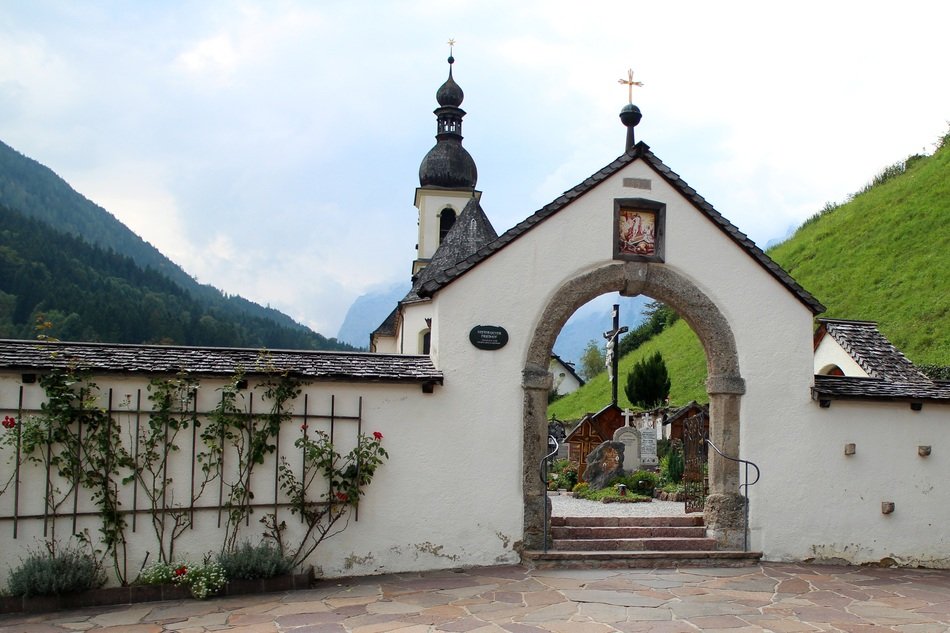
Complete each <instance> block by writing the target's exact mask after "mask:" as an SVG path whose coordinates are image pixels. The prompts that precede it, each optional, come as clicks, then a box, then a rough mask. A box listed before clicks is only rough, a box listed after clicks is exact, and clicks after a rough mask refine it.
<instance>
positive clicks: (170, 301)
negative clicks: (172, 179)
mask: <svg viewBox="0 0 950 633" xmlns="http://www.w3.org/2000/svg"><path fill="white" fill-rule="evenodd" d="M41 314H42V315H43V316H44V321H48V322H49V323H51V324H52V326H53V330H52V331H51V332H48V334H49V335H51V336H55V337H56V338H60V339H62V340H83V341H103V342H118V343H174V344H186V345H220V346H240V347H268V348H272V349H277V348H299V349H337V350H340V349H343V350H347V349H354V348H352V347H351V346H349V345H346V344H342V343H338V342H337V341H336V340H335V339H328V338H326V337H324V336H322V335H320V334H317V333H316V332H313V331H312V330H310V329H309V328H307V327H305V326H303V325H301V324H299V323H297V322H295V321H294V320H293V319H291V318H290V317H289V316H287V315H286V314H283V313H282V312H280V311H278V310H274V309H272V308H268V307H264V306H261V305H258V304H256V303H254V302H252V301H248V300H247V299H244V298H243V297H239V296H229V295H225V294H223V293H222V292H221V291H220V290H218V289H216V288H214V287H212V286H208V285H203V284H199V283H197V282H196V281H195V280H194V279H192V278H191V276H189V275H188V274H187V273H186V272H185V271H184V270H182V269H181V268H180V267H179V266H178V265H177V264H175V263H174V262H172V261H171V260H169V259H168V258H167V257H165V256H164V255H162V254H161V253H160V252H159V251H158V250H157V249H155V248H154V247H153V246H151V245H150V244H148V243H147V242H145V241H144V240H142V239H141V238H140V237H139V236H137V235H136V234H135V233H133V232H132V231H130V230H129V229H128V228H127V227H126V226H125V225H123V224H122V223H121V222H119V221H118V220H117V219H116V218H115V217H114V216H112V215H111V214H110V213H108V212H107V211H106V210H105V209H102V208H101V207H99V206H97V205H95V204H94V203H92V202H90V201H89V200H87V199H86V198H84V197H83V196H82V195H80V194H79V193H77V192H76V191H75V190H73V189H72V188H71V187H70V186H69V185H68V184H67V183H66V182H65V181H64V180H62V179H61V178H60V177H59V176H57V175H56V174H54V173H53V172H52V171H51V170H50V169H48V168H47V167H44V166H43V165H41V164H40V163H38V162H36V161H34V160H32V159H30V158H27V157H26V156H23V155H22V154H20V153H18V152H16V151H15V150H13V149H12V148H11V147H9V146H8V145H5V144H3V143H2V142H0V336H3V337H9V338H33V336H34V335H35V334H36V332H35V331H34V326H35V321H36V319H37V317H38V315H41Z"/></svg>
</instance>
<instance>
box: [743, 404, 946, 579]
mask: <svg viewBox="0 0 950 633" xmlns="http://www.w3.org/2000/svg"><path fill="white" fill-rule="evenodd" d="M810 413H811V415H807V416H803V417H802V418H800V419H798V420H789V421H788V424H783V425H779V426H777V427H775V428H774V431H775V433H774V437H773V439H772V443H773V444H774V446H775V450H774V451H772V452H771V453H770V454H769V456H768V460H767V461H766V460H763V461H762V462H761V463H760V466H762V482H761V484H757V485H756V486H754V487H753V488H752V491H753V492H754V493H755V494H754V496H753V498H752V502H751V503H752V505H751V508H752V510H753V515H754V516H756V517H762V516H763V515H764V516H765V517H767V520H757V521H756V522H755V524H754V530H753V539H752V544H753V548H756V549H763V550H764V551H765V557H766V558H767V559H768V560H782V561H786V560H787V561H791V560H814V561H816V562H836V563H848V564H865V563H880V562H883V563H885V564H893V563H896V564H899V565H906V566H912V567H914V566H924V567H950V533H948V532H947V530H946V529H945V526H946V524H947V520H948V510H947V508H950V489H948V488H947V486H945V485H943V484H944V482H945V480H946V476H947V473H948V472H950V455H948V451H947V447H948V446H950V431H948V426H947V425H948V423H950V406H948V405H937V404H926V403H925V404H924V406H923V409H922V410H921V411H912V410H911V409H910V406H909V404H907V403H891V402H868V401H864V402H862V401H839V400H836V401H832V403H831V406H830V407H829V408H826V409H821V408H819V406H818V404H817V403H814V404H813V408H812V410H811V412H810ZM743 439H744V436H743ZM847 444H854V445H855V446H854V448H855V452H854V454H853V455H850V456H849V455H846V454H845V446H846V445H847ZM919 446H931V447H932V453H931V454H930V455H929V456H927V457H921V456H920V455H919V454H918V447H919ZM760 485H761V486H762V488H760ZM757 489H759V490H757ZM883 502H893V503H894V504H895V509H894V512H893V513H891V514H883V513H882V507H881V505H882V503H883Z"/></svg>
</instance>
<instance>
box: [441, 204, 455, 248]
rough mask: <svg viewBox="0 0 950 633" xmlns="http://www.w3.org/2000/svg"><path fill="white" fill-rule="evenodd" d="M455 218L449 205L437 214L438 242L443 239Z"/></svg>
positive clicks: (453, 211)
mask: <svg viewBox="0 0 950 633" xmlns="http://www.w3.org/2000/svg"><path fill="white" fill-rule="evenodd" d="M455 218H456V215H455V209H453V208H451V207H445V208H444V209H442V213H440V214H439V244H441V243H442V240H444V239H445V236H446V234H448V232H449V229H451V228H452V227H453V226H454V225H455Z"/></svg>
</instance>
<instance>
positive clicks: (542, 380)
mask: <svg viewBox="0 0 950 633" xmlns="http://www.w3.org/2000/svg"><path fill="white" fill-rule="evenodd" d="M607 292H619V293H620V294H621V295H624V296H635V295H640V294H643V295H647V296H649V297H652V298H653V299H657V300H659V301H662V302H664V303H666V304H667V305H669V306H670V307H671V308H673V309H674V310H676V312H677V313H679V315H680V316H681V317H682V318H683V319H684V320H685V321H686V322H687V323H688V324H689V326H690V327H691V328H692V329H693V331H694V332H695V333H696V335H697V336H698V337H699V340H700V341H701V342H702V345H703V348H704V349H705V352H706V366H707V379H706V390H707V392H708V394H709V433H710V439H711V440H712V442H713V443H714V444H716V446H718V447H719V448H720V449H721V450H722V451H723V452H724V453H726V454H727V455H732V456H738V455H739V399H740V397H741V396H742V394H743V393H745V381H744V380H743V379H742V376H741V374H740V372H739V358H738V355H737V353H736V341H735V337H734V336H733V333H732V330H731V328H730V327H729V323H728V322H727V321H726V318H725V317H724V316H723V314H722V312H720V311H719V309H718V308H717V307H716V305H715V304H714V303H713V302H712V301H711V300H710V299H709V297H707V296H706V295H705V294H704V293H703V292H702V291H700V289H699V288H697V287H696V286H695V285H694V284H693V283H692V282H691V281H690V280H689V279H687V278H686V277H684V276H682V275H680V274H679V273H677V272H676V271H675V270H673V269H671V268H669V267H667V266H666V265H664V264H654V263H644V262H623V263H611V264H608V265H605V266H602V267H600V268H597V269H595V270H592V271H590V272H587V273H584V274H581V275H579V276H577V277H574V278H573V279H570V280H569V281H567V282H566V283H564V284H563V285H562V286H561V287H560V288H558V289H557V291H556V292H555V293H554V295H553V296H552V297H551V300H550V301H549V302H548V304H547V307H545V309H544V311H543V313H542V314H541V316H540V318H539V319H538V321H537V324H536V326H535V329H534V335H533V336H532V338H531V342H530V344H529V346H528V352H527V358H526V359H525V366H524V371H523V374H522V376H523V378H522V387H523V390H524V409H523V422H524V429H523V432H524V438H523V447H524V463H523V472H522V484H523V488H524V544H525V547H526V548H527V549H540V548H542V547H543V539H544V536H543V520H544V514H543V513H544V512H545V511H549V510H546V508H547V506H546V499H547V496H546V491H545V488H544V486H542V484H541V481H540V478H539V477H538V465H539V464H540V461H541V459H542V457H543V456H544V453H545V448H546V446H547V404H548V390H549V389H550V386H551V377H550V374H549V373H548V363H549V359H550V358H551V350H552V349H553V347H554V341H555V339H556V338H557V335H558V333H559V332H560V331H561V328H562V327H563V326H564V324H565V323H566V322H567V320H568V318H569V317H570V316H571V315H572V314H573V313H574V312H575V311H576V310H577V309H578V308H579V307H580V306H582V305H584V304H585V303H587V302H588V301H590V300H591V299H593V298H594V297H597V296H599V295H601V294H604V293H607ZM738 490H739V468H738V464H737V463H735V462H731V461H727V460H724V459H722V458H721V457H719V456H718V455H714V456H711V457H710V460H709V496H708V497H707V499H706V510H705V518H706V526H707V529H708V530H709V531H710V535H712V536H714V537H715V538H716V539H717V541H718V542H719V545H720V547H724V548H729V549H736V548H741V544H742V538H743V534H742V531H743V516H744V507H743V499H742V497H741V496H740V495H739V493H738Z"/></svg>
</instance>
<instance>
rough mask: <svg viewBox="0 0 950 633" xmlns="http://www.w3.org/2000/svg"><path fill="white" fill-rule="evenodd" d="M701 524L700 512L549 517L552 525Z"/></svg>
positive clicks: (657, 525)
mask: <svg viewBox="0 0 950 633" xmlns="http://www.w3.org/2000/svg"><path fill="white" fill-rule="evenodd" d="M699 525H703V515H702V514H686V515H680V516H667V517H559V516H552V517H551V526H552V527H562V526H570V527H621V526H623V527H690V526H699Z"/></svg>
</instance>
